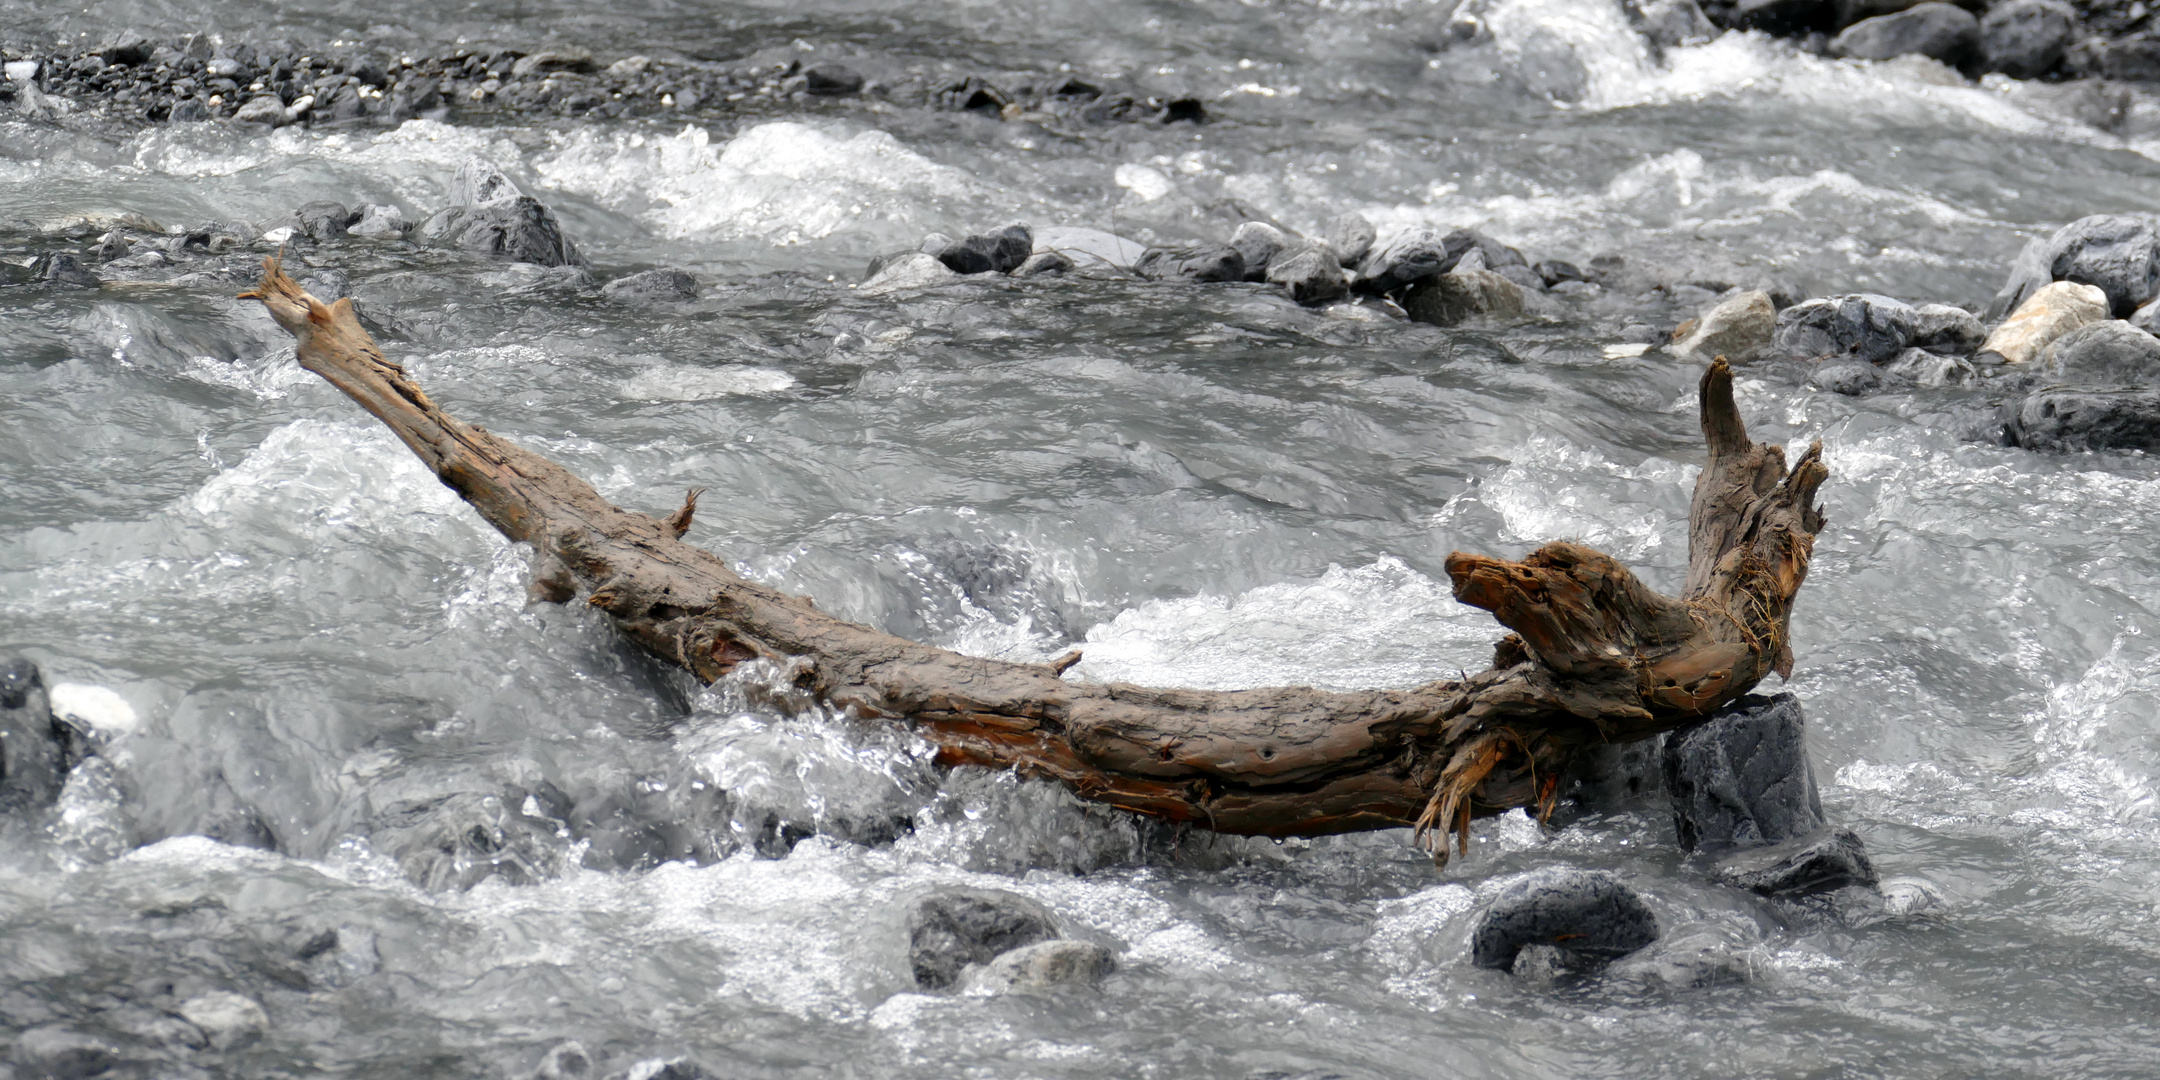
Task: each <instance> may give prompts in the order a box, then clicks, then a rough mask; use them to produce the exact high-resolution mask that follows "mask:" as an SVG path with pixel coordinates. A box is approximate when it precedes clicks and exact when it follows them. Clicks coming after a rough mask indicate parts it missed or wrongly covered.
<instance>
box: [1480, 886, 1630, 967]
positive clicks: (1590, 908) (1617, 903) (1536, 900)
mask: <svg viewBox="0 0 2160 1080" xmlns="http://www.w3.org/2000/svg"><path fill="white" fill-rule="evenodd" d="M1657 936H1658V925H1657V916H1655V915H1653V914H1651V912H1650V908H1649V906H1648V905H1646V904H1644V903H1643V901H1642V897H1640V896H1637V895H1636V894H1635V890H1633V889H1630V888H1628V887H1627V885H1626V884H1625V883H1623V882H1622V881H1621V880H1620V879H1619V878H1617V877H1615V876H1613V875H1612V874H1610V873H1607V872H1605V871H1603V870H1578V869H1576V868H1574V867H1569V866H1549V867H1546V868H1544V869H1541V870H1533V871H1531V872H1529V873H1527V874H1524V875H1523V876H1522V877H1520V878H1517V879H1516V880H1515V881H1513V882H1511V883H1510V884H1509V885H1508V886H1507V887H1506V888H1504V889H1502V890H1501V891H1500V893H1499V895H1497V896H1495V897H1494V898H1493V901H1492V903H1491V904H1490V905H1488V906H1487V907H1486V909H1485V911H1484V913H1483V914H1481V915H1479V916H1478V921H1477V927H1476V929H1474V930H1472V931H1471V934H1470V962H1471V963H1473V964H1476V965H1477V966H1478V967H1483V968H1502V969H1508V968H1512V967H1513V966H1514V964H1515V957H1516V954H1518V953H1520V952H1521V951H1522V950H1523V948H1524V947H1525V946H1528V945H1551V946H1553V947H1555V948H1557V949H1559V950H1560V953H1561V959H1562V961H1563V962H1564V963H1565V964H1566V965H1567V966H1568V967H1569V968H1570V969H1572V970H1577V971H1590V970H1595V969H1597V968H1599V967H1602V966H1604V965H1605V964H1607V963H1609V962H1611V961H1613V960H1615V959H1618V958H1619V957H1622V956H1625V955H1627V954H1628V953H1631V952H1634V951H1635V950H1637V949H1640V948H1642V947H1643V946H1645V945H1648V944H1650V943H1651V942H1653V941H1656V940H1657Z"/></svg>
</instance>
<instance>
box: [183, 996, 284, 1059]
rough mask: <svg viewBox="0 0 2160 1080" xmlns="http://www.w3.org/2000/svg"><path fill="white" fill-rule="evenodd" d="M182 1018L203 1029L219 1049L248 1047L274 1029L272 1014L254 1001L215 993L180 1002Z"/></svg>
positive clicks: (205, 1035)
mask: <svg viewBox="0 0 2160 1080" xmlns="http://www.w3.org/2000/svg"><path fill="white" fill-rule="evenodd" d="M180 1018H181V1019H183V1020H186V1021H187V1022H188V1023H190V1024H193V1025H195V1026H196V1027H198V1028H200V1029H202V1033H203V1035H204V1037H206V1038H208V1039H209V1040H210V1045H211V1046H214V1047H216V1048H217V1049H219V1050H229V1049H231V1048H233V1047H235V1046H245V1045H246V1044H248V1043H251V1042H254V1041H255V1040H256V1039H259V1038H262V1036H263V1033H264V1032H266V1031H269V1030H270V1014H268V1013H266V1012H264V1011H263V1007H262V1006H261V1005H260V1004H257V1003H256V1001H255V999H254V998H251V997H243V996H242V995H239V994H235V993H233V992H231V991H229V990H212V991H211V992H209V993H207V994H203V995H201V996H200V997H191V998H189V999H187V1000H186V1001H183V1002H181V1003H180Z"/></svg>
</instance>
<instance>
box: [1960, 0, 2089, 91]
mask: <svg viewBox="0 0 2160 1080" xmlns="http://www.w3.org/2000/svg"><path fill="white" fill-rule="evenodd" d="M2076 34H2077V11H2076V10H2074V9H2073V8H2071V7H2070V5H2068V4H2065V3H2062V2H2061V0H2006V2H2004V3H1999V4H1996V5H1994V6H1993V7H1991V8H1989V9H1988V13H1987V15H1986V17H1984V18H1982V19H1981V20H1980V66H1981V67H1982V68H1983V69H1985V70H1988V71H2000V72H2002V73H2003V74H2005V75H2008V76H2010V77H2011V78H2014V79H2037V78H2039V77H2040V76H2042V75H2045V74H2047V73H2048V72H2050V71H2053V70H2055V65H2057V64H2060V63H2062V58H2063V52H2064V51H2065V50H2066V49H2068V48H2069V47H2070V41H2071V39H2072V38H2073V37H2075V36H2076Z"/></svg>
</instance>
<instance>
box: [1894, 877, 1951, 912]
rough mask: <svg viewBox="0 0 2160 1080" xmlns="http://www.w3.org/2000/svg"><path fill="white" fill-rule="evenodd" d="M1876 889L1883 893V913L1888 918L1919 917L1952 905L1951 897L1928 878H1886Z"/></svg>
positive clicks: (1941, 910) (1946, 908) (1943, 909)
mask: <svg viewBox="0 0 2160 1080" xmlns="http://www.w3.org/2000/svg"><path fill="white" fill-rule="evenodd" d="M1876 889H1877V891H1878V892H1880V893H1881V894H1882V903H1883V915H1884V916H1885V917H1887V918H1892V919H1913V918H1919V917H1921V916H1925V915H1935V914H1939V913H1941V912H1943V911H1945V910H1948V909H1949V907H1950V898H1949V897H1948V896H1947V895H1944V893H1943V891H1942V889H1941V887H1939V886H1937V885H1936V884H1935V883H1934V882H1932V881H1929V880H1928V879H1926V878H1917V877H1894V878H1884V879H1883V880H1882V884H1881V885H1879V886H1877V887H1876Z"/></svg>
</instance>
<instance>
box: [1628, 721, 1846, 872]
mask: <svg viewBox="0 0 2160 1080" xmlns="http://www.w3.org/2000/svg"><path fill="white" fill-rule="evenodd" d="M1664 771H1665V789H1666V792H1667V793H1668V795H1669V796H1670V797H1671V799H1672V812H1673V828H1674V830H1675V831H1676V832H1677V833H1678V834H1679V838H1680V846H1681V847H1682V848H1684V849H1686V850H1688V851H1694V850H1696V849H1697V848H1710V849H1717V848H1722V847H1733V846H1753V845H1759V844H1765V843H1773V842H1776V841H1780V840H1787V839H1790V838H1792V837H1795V836H1800V835H1802V834H1805V833H1811V832H1814V831H1815V830H1817V829H1819V828H1821V827H1822V825H1823V823H1824V818H1823V810H1822V798H1821V796H1820V795H1819V794H1818V793H1817V791H1816V787H1815V770H1814V768H1813V766H1811V765H1810V764H1809V762H1808V755H1807V717H1806V715H1805V714H1804V713H1803V712H1802V710H1801V707H1800V699H1799V698H1797V697H1794V696H1793V695H1791V694H1779V695H1777V696H1776V697H1762V696H1760V695H1752V694H1751V695H1749V696H1747V697H1744V698H1741V699H1740V700H1739V701H1736V702H1734V703H1733V704H1731V705H1728V706H1726V707H1724V708H1723V709H1720V710H1718V711H1717V712H1716V713H1715V714H1713V715H1712V716H1711V717H1710V718H1709V719H1708V720H1705V721H1703V722H1702V723H1700V724H1697V725H1695V726H1694V727H1689V728H1683V729H1681V730H1679V731H1675V732H1671V733H1669V734H1668V735H1667V736H1666V738H1665V753H1664Z"/></svg>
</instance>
